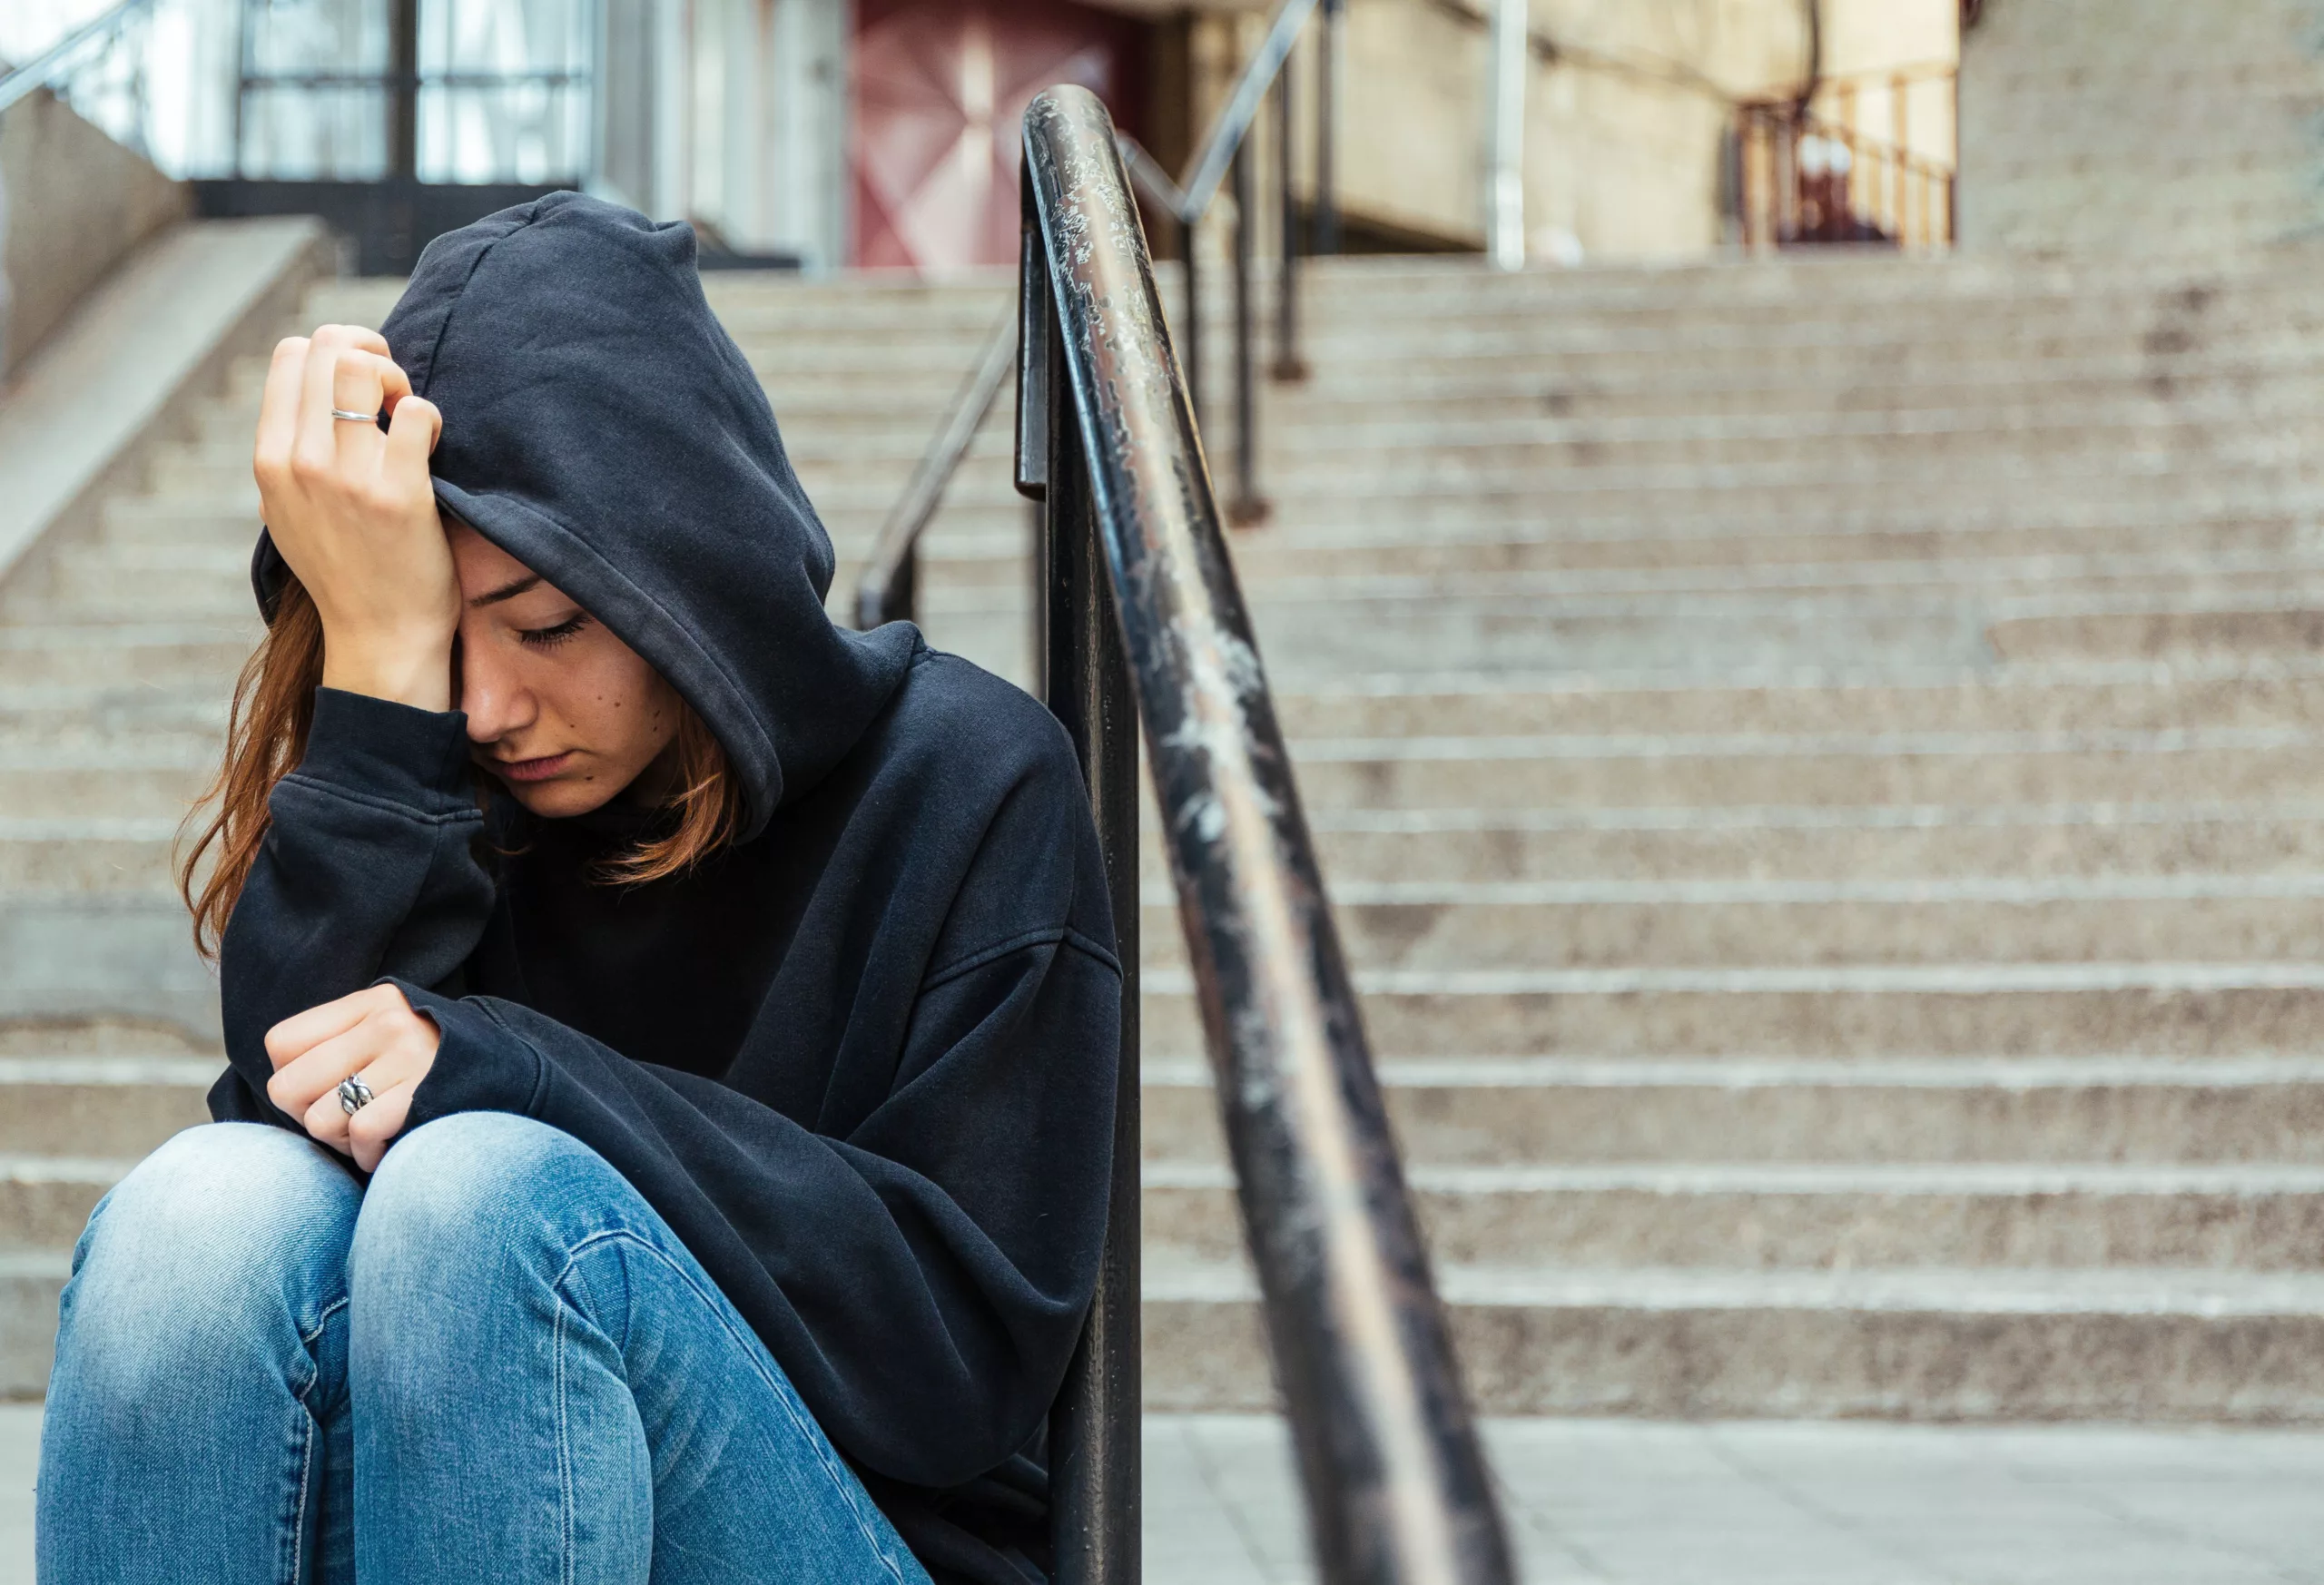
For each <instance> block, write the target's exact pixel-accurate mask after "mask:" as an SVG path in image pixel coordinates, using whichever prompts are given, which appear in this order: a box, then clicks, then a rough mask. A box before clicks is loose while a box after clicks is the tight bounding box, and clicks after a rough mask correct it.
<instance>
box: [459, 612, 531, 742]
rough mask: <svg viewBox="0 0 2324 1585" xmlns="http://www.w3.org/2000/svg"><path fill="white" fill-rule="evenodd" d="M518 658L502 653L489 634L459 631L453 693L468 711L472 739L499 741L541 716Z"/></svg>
mask: <svg viewBox="0 0 2324 1585" xmlns="http://www.w3.org/2000/svg"><path fill="white" fill-rule="evenodd" d="M519 658H520V657H518V656H516V655H507V654H505V653H503V649H502V646H501V645H497V644H495V643H494V642H493V641H492V639H491V637H490V636H488V635H473V636H472V635H468V634H462V635H460V645H459V655H458V667H457V671H456V673H455V675H454V678H453V684H454V686H453V693H454V694H455V696H456V697H457V698H458V702H459V708H460V709H462V710H464V711H466V712H467V713H468V741H469V742H470V743H497V742H499V741H500V740H501V739H502V738H505V737H509V736H512V735H514V734H515V733H519V732H522V731H524V730H525V728H527V727H528V726H530V725H531V724H533V722H534V721H535V720H536V719H537V717H538V716H539V714H540V707H539V704H537V701H536V700H535V699H534V697H533V691H532V689H531V688H529V687H527V685H526V683H525V679H524V676H523V667H522V665H520V664H519Z"/></svg>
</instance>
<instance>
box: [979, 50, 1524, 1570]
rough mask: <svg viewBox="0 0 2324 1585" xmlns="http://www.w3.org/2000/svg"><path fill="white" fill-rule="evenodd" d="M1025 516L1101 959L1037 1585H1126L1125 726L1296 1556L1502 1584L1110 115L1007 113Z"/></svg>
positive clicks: (1456, 1391)
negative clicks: (1227, 1160)
mask: <svg viewBox="0 0 2324 1585" xmlns="http://www.w3.org/2000/svg"><path fill="white" fill-rule="evenodd" d="M1024 172H1025V176H1024V182H1025V233H1024V235H1025V241H1024V259H1025V262H1024V268H1023V271H1022V279H1023V283H1024V290H1023V300H1022V318H1021V320H1020V321H1019V323H1020V325H1021V327H1022V330H1021V336H1022V352H1021V355H1020V363H1019V368H1020V370H1021V374H1022V378H1021V379H1020V381H1019V404H1018V464H1017V477H1018V486H1019V489H1021V490H1023V491H1024V492H1025V493H1026V494H1027V495H1028V496H1029V497H1033V498H1035V499H1037V500H1038V501H1039V502H1040V503H1041V508H1042V514H1043V522H1044V540H1045V544H1046V546H1047V551H1046V555H1045V556H1044V558H1043V562H1044V568H1045V571H1044V579H1043V593H1044V606H1045V633H1046V636H1047V660H1048V666H1047V685H1046V691H1047V694H1048V697H1049V705H1050V708H1051V709H1052V710H1054V711H1055V712H1056V713H1057V714H1058V716H1059V719H1061V720H1062V721H1063V722H1064V723H1065V724H1066V727H1067V729H1068V732H1069V733H1071V735H1072V738H1073V741H1074V743H1075V745H1076V747H1077V748H1078V751H1079V753H1080V755H1081V758H1082V763H1083V767H1084V772H1085V774H1086V776H1087V778H1088V786H1089V792H1090V798H1091V801H1092V804H1093V806H1094V808H1095V811H1096V813H1097V818H1098V832H1099V835H1100V838H1101V840H1102V841H1103V843H1104V846H1105V852H1106V863H1107V879H1108V882H1109V883H1110V884H1111V886H1112V888H1113V897H1114V913H1115V919H1116V926H1117V929H1118V930H1121V931H1122V932H1123V934H1122V943H1121V953H1122V960H1123V963H1124V966H1125V969H1126V970H1128V972H1129V975H1130V978H1129V980H1128V984H1126V986H1125V988H1124V998H1123V1004H1122V1017H1123V1024H1122V1036H1121V1057H1122V1066H1121V1081H1120V1088H1119V1091H1118V1094H1119V1097H1120V1103H1121V1109H1120V1110H1119V1111H1118V1113H1117V1115H1116V1133H1115V1146H1114V1149H1115V1155H1114V1162H1115V1176H1114V1185H1113V1195H1114V1198H1113V1204H1112V1207H1111V1213H1110V1217H1109V1221H1108V1253H1107V1258H1106V1262H1105V1267H1104V1275H1103V1276H1102V1278H1101V1280H1100V1283H1099V1285H1098V1296H1097V1301H1096V1304H1095V1308H1094V1309H1093V1311H1092V1314H1091V1317H1090V1323H1089V1326H1090V1330H1089V1333H1088V1340H1087V1341H1086V1343H1085V1344H1084V1346H1083V1349H1082V1351H1081V1354H1080V1355H1079V1356H1078V1359H1077V1361H1076V1363H1075V1365H1074V1368H1073V1371H1072V1373H1071V1375H1070V1377H1069V1379H1068V1383H1067V1386H1066V1391H1065V1393H1064V1395H1063V1396H1062V1398H1061V1399H1060V1401H1059V1407H1058V1410H1057V1412H1056V1415H1055V1418H1054V1419H1053V1421H1052V1425H1051V1448H1052V1462H1051V1472H1050V1482H1051V1491H1052V1494H1053V1501H1055V1503H1056V1514H1057V1519H1056V1522H1057V1534H1058V1538H1059V1578H1060V1579H1061V1580H1065V1581H1067V1582H1068V1585H1128V1582H1129V1581H1132V1580H1135V1579H1136V1577H1137V1436H1138V1365H1137V1324H1138V1308H1137V1306H1138V1255H1137V1232H1138V1202H1137V1193H1138V1177H1137V1167H1138V1129H1137V1017H1138V996H1137V975H1136V965H1137V901H1138V891H1137V735H1136V734H1137V729H1138V727H1139V725H1140V724H1141V723H1142V724H1143V726H1144V733H1145V746H1146V754H1147V762H1148V763H1150V765H1151V766H1152V768H1153V776H1154V792H1155V801H1156V803H1157V806H1158V807H1159V809H1160V810H1161V812H1162V819H1163V822H1164V829H1163V832H1162V838H1163V846H1164V848H1165V849H1166V850H1167V852H1168V853H1169V857H1170V872H1171V877H1172V879H1173V881H1175V882H1176V885H1177V894H1178V914H1179V920H1180V923H1181V925H1182V926H1183V928H1184V930H1185V932H1186V940H1187V961H1188V963H1189V965H1190V966H1191V970H1192V974H1193V980H1194V986H1195V989H1196V999H1197V1000H1198V1002H1199V1004H1200V1007H1201V1013H1202V1023H1203V1031H1204V1038H1205V1041H1206V1045H1207V1047H1208V1048H1209V1051H1210V1056H1211V1061H1212V1065H1213V1068H1214V1069H1215V1072H1216V1089H1217V1096H1218V1102H1219V1109H1220V1112H1221V1115H1222V1117H1223V1119H1224V1121H1225V1124H1226V1139H1227V1145H1228V1148H1229V1151H1230V1153H1231V1155H1232V1157H1233V1159H1234V1164H1235V1171H1236V1183H1237V1187H1238V1192H1239V1198H1240V1203H1241V1206H1242V1212H1243V1222H1244V1228H1245V1232H1246V1236H1248V1239H1249V1242H1250V1245H1251V1252H1252V1255H1253V1258H1254V1263H1255V1265H1256V1267H1257V1271H1258V1278H1259V1289H1260V1294H1261V1297H1262V1299H1263V1301H1264V1304H1265V1317H1266V1328H1267V1334H1268V1338H1269V1341H1270V1344H1271V1346H1272V1351H1273V1354H1274V1358H1275V1378H1276V1381H1277V1382H1278V1383H1279V1384H1280V1386H1281V1388H1282V1391H1283V1395H1284V1398H1285V1403H1286V1406H1287V1408H1288V1410H1289V1413H1290V1417H1291V1423H1292V1428H1293V1432H1294V1438H1295V1445H1296V1448H1297V1452H1298V1463H1299V1472H1300V1476H1301V1481H1302V1483H1303V1486H1304V1488H1305V1493H1306V1501H1307V1511H1308V1522H1309V1534H1310V1536H1311V1537H1312V1540H1313V1542H1314V1547H1315V1557H1316V1560H1317V1562H1318V1564H1319V1566H1320V1568H1321V1571H1322V1574H1323V1577H1324V1579H1325V1580H1331V1581H1358V1580H1361V1581H1367V1582H1370V1581H1380V1582H1386V1581H1421V1580H1428V1581H1445V1582H1452V1581H1479V1582H1488V1581H1490V1582H1499V1581H1505V1580H1510V1579H1511V1578H1512V1572H1511V1563H1510V1555H1509V1550H1508V1543H1507V1540H1506V1538H1505V1536H1504V1535H1503V1533H1502V1527H1501V1521H1500V1518H1499V1515H1498V1512H1497V1511H1496V1510H1495V1507H1494V1502H1493V1498H1492V1491H1491V1488H1490V1487H1489V1485H1488V1483H1487V1480H1486V1472H1485V1465H1484V1461H1483V1458H1482V1453H1481V1452H1480V1450H1479V1446H1478V1442H1477V1438H1476V1432H1475V1428H1474V1426H1473V1424H1472V1422H1471V1419H1470V1415H1469V1411H1468V1407H1467V1403H1466V1400H1465V1399H1464V1398H1463V1396H1462V1390H1461V1385H1460V1382H1459V1378H1458V1375H1457V1373H1456V1370H1455V1367H1454V1363H1453V1358H1452V1347H1451V1344H1450V1341H1449V1339H1448V1336H1447V1333H1446V1327H1445V1321H1444V1316H1443V1311H1442V1308H1441V1306H1440V1305H1439V1304H1438V1302H1437V1298H1436V1294H1435V1290H1434V1288H1433V1285H1432V1284H1431V1281H1430V1276H1429V1267H1428V1262H1427V1259H1426V1256H1425V1254H1424V1252H1423V1247H1422V1245H1421V1239H1420V1233H1419V1229H1418V1226H1417V1224H1416V1223H1415V1222H1414V1220H1413V1210H1412V1205H1411V1200H1410V1196H1409V1195H1408V1194H1407V1192H1406V1190H1405V1186H1404V1182H1403V1170H1402V1168H1401V1167H1400V1166H1399V1164H1398V1162H1397V1158H1396V1152H1395V1147H1394V1144H1393V1139H1392V1137H1391V1136H1390V1133H1389V1127H1388V1120H1387V1115H1386V1112H1385V1110H1384V1107H1383V1105H1382V1101H1381V1094H1380V1087H1379V1084H1378V1081H1377V1079H1376V1078H1374V1073H1373V1068H1372V1059H1371V1055H1370V1052H1369V1050H1368V1048H1367V1047H1366V1044H1365V1040H1364V1025H1363V1020H1362V1018H1361V1017H1360V1015H1359V1013H1358V1010H1357V1006H1356V999H1355V993H1354V986H1353V985H1352V984H1351V982H1350V980H1349V978H1348V971H1347V966H1346V962H1345V960H1344V957H1343V955H1342V953H1341V950H1340V944H1339V937H1338V934H1337V932H1336V930H1334V926H1333V922H1332V916H1331V913H1330V911H1329V909H1328V907H1327V906H1326V902H1325V899H1324V886H1323V878H1322V875H1321V874H1320V872H1319V871H1318V870H1317V868H1316V863H1315V850H1314V846H1313V844H1312V842H1310V840H1309V837H1308V833H1307V826H1306V822H1305V817H1304V816H1303V814H1302V813H1301V811H1300V806H1299V797H1298V793H1297V789H1296V788H1295V786H1294V784H1293V782H1292V774H1291V764H1290V761H1289V758H1288V757H1287V755H1286V753H1285V746H1284V741H1283V733H1282V729H1281V727H1280V726H1279V725H1278V724H1277V723H1276V720H1275V708H1274V704H1273V701H1272V699H1271V698H1270V696H1269V694H1268V692H1267V685H1266V678H1265V673H1264V672H1263V670H1262V668H1261V665H1260V662H1259V655H1258V652H1257V649H1256V645H1255V644H1254V642H1253V639H1252V636H1251V624H1250V618H1249V615H1248V614H1247V613H1246V611H1245V609H1244V605H1243V597H1242V594H1241V591H1240V590H1239V588H1238V587H1237V586H1236V580H1235V570H1234V566H1233V563H1232V562H1231V560H1230V559H1229V557H1228V554H1227V549H1226V534H1225V530H1224V529H1223V527H1221V523H1220V516H1219V511H1218V506H1217V502H1216V498H1215V497H1214V495H1213V492H1212V487H1211V479H1210V473H1209V469H1208V468H1207V466H1206V463H1205V461H1204V458H1203V452H1202V446H1201V441H1200V439H1199V438H1198V435H1197V431H1196V421H1195V414H1194V409H1193V404H1192V401H1191V399H1190V397H1189V394H1188V391H1187V385H1186V382H1185V380H1184V379H1183V378H1182V370H1181V367H1180V365H1179V362H1178V360H1177V357H1176V355H1175V353H1174V350H1173V345H1172V341H1171V338H1170V336H1169V335H1168V333H1167V329H1166V327H1165V325H1164V321H1163V315H1162V303H1161V299H1160V296H1159V293H1158V292H1157V289H1156V286H1155V281H1154V274H1153V270H1152V267H1151V265H1150V263H1149V262H1148V259H1147V249H1146V239H1145V233H1144V231H1142V230H1141V228H1140V225H1139V220H1138V212H1137V206H1136V204H1135V203H1134V202H1133V201H1132V199H1131V196H1130V190H1129V183H1128V174H1127V172H1126V170H1125V168H1124V162H1123V159H1122V155H1121V153H1120V151H1119V149H1118V145H1117V144H1116V142H1115V139H1114V129H1113V124H1112V122H1111V120H1110V118H1109V117H1108V115H1107V113H1106V108H1105V106H1104V105H1103V104H1102V103H1099V102H1098V99H1097V98H1096V97H1095V96H1094V95H1092V94H1088V92H1086V91H1084V90H1082V89H1078V88H1071V87H1063V88H1052V89H1050V90H1049V91H1048V92H1047V93H1044V94H1041V95H1040V96H1039V97H1038V98H1036V99H1035V100H1034V101H1033V103H1032V105H1031V107H1030V108H1029V110H1028V111H1027V113H1026V116H1025V162H1024Z"/></svg>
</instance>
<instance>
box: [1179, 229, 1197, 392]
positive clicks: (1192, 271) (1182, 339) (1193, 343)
mask: <svg viewBox="0 0 2324 1585" xmlns="http://www.w3.org/2000/svg"><path fill="white" fill-rule="evenodd" d="M1201 231H1202V227H1201V222H1200V221H1199V220H1181V221H1180V222H1178V252H1179V254H1180V256H1181V257H1182V258H1183V259H1184V261H1185V264H1186V288H1187V310H1186V315H1185V320H1186V322H1185V323H1184V324H1183V325H1181V326H1180V327H1179V329H1178V345H1179V347H1180V348H1181V349H1182V350H1183V354H1184V355H1183V356H1182V357H1181V358H1180V359H1179V361H1180V362H1182V363H1184V364H1185V365H1186V368H1187V400H1189V401H1190V402H1192V403H1193V404H1194V413H1195V428H1197V429H1199V428H1202V271H1200V270H1199V269H1198V268H1197V267H1196V262H1195V256H1196V253H1197V252H1198V251H1200V250H1199V241H1200V237H1201Z"/></svg>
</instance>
